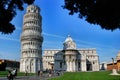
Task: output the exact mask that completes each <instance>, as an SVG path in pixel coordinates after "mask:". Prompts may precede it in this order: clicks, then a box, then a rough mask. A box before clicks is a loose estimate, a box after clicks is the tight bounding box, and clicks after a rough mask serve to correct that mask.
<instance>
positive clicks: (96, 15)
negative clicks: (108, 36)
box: [63, 0, 120, 31]
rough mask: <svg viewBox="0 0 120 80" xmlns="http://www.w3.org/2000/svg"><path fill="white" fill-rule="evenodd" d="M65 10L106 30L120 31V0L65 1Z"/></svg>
mask: <svg viewBox="0 0 120 80" xmlns="http://www.w3.org/2000/svg"><path fill="white" fill-rule="evenodd" d="M64 1H65V4H64V5H63V8H65V9H67V10H69V14H70V15H73V14H74V13H78V15H79V18H81V19H83V18H84V19H85V20H86V21H87V22H89V23H91V24H97V25H100V26H101V28H103V29H106V30H112V31H113V30H115V29H120V1H119V0H64Z"/></svg>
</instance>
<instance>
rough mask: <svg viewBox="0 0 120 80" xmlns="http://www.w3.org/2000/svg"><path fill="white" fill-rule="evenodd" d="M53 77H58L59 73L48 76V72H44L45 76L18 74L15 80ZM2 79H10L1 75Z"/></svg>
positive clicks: (43, 79) (39, 79)
mask: <svg viewBox="0 0 120 80" xmlns="http://www.w3.org/2000/svg"><path fill="white" fill-rule="evenodd" d="M52 77H57V75H55V74H54V75H52V76H51V77H49V76H48V74H44V75H43V76H41V77H40V76H36V75H33V76H17V77H16V78H15V79H13V80H47V79H48V78H52ZM0 80H8V79H7V77H0Z"/></svg>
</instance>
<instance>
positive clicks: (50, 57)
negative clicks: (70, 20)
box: [43, 36, 99, 72]
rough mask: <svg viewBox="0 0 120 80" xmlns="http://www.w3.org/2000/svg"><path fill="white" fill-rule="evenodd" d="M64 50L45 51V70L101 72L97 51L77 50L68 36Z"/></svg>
mask: <svg viewBox="0 0 120 80" xmlns="http://www.w3.org/2000/svg"><path fill="white" fill-rule="evenodd" d="M63 45H64V46H63V49H61V50H59V49H54V50H52V49H51V50H49V49H48V50H44V54H43V69H44V70H46V69H53V70H64V71H68V72H75V71H99V56H98V55H97V53H96V49H77V48H76V43H75V42H74V41H73V39H72V38H71V37H70V36H68V37H67V38H66V40H65V42H64V43H63Z"/></svg>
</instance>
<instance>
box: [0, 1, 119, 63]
mask: <svg viewBox="0 0 120 80" xmlns="http://www.w3.org/2000/svg"><path fill="white" fill-rule="evenodd" d="M35 4H36V5H38V6H39V7H40V8H41V12H40V14H41V15H42V34H43V37H44V42H43V50H44V49H62V48H63V42H64V40H65V39H66V37H67V35H68V34H69V35H71V37H72V38H73V40H74V41H75V42H76V44H77V48H96V50H97V54H98V55H99V58H100V62H109V61H111V58H112V57H113V58H115V57H116V55H117V53H118V51H120V37H119V35H120V30H118V29H117V30H115V31H113V32H112V31H108V30H105V29H101V27H100V26H98V25H92V24H89V23H87V22H86V21H84V20H83V19H79V18H78V15H73V16H70V15H69V14H68V10H66V9H63V8H62V7H61V6H62V5H63V4H64V0H36V1H35ZM25 7H26V5H25ZM17 12H18V14H17V16H16V17H15V18H14V19H13V21H12V23H13V24H14V25H15V26H16V30H15V31H14V32H13V33H12V34H9V35H4V34H1V33H0V58H3V59H12V60H20V34H21V32H22V24H23V15H24V14H25V10H24V11H22V12H21V11H17Z"/></svg>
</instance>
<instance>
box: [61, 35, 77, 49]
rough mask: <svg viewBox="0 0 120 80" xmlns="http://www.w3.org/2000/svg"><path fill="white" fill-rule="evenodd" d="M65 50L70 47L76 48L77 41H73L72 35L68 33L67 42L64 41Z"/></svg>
mask: <svg viewBox="0 0 120 80" xmlns="http://www.w3.org/2000/svg"><path fill="white" fill-rule="evenodd" d="M63 45H64V47H63V49H64V50H68V49H76V43H75V42H74V41H73V39H72V38H71V37H70V35H68V37H67V38H66V39H65V42H64V43H63Z"/></svg>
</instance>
